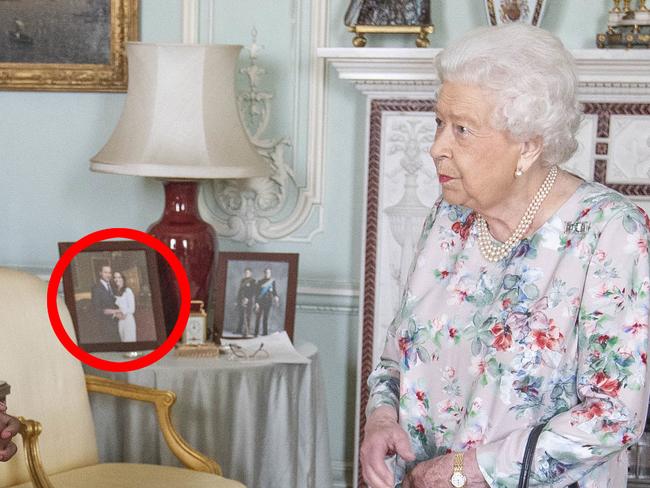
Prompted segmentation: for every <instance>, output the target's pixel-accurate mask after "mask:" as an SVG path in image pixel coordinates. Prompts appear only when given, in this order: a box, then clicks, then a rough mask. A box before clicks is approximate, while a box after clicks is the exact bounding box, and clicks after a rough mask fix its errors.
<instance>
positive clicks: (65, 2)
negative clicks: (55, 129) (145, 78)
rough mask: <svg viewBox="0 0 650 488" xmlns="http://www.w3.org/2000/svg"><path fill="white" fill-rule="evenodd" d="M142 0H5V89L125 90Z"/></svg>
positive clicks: (1, 51)
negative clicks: (128, 56) (129, 49)
mask: <svg viewBox="0 0 650 488" xmlns="http://www.w3.org/2000/svg"><path fill="white" fill-rule="evenodd" d="M135 40H138V0H93V1H87V2H78V1H72V0H60V1H56V2H53V1H51V0H30V1H21V2H6V1H0V90H31V91H79V92H125V91H126V88H127V79H128V78H127V76H128V75H127V62H126V43H127V41H135Z"/></svg>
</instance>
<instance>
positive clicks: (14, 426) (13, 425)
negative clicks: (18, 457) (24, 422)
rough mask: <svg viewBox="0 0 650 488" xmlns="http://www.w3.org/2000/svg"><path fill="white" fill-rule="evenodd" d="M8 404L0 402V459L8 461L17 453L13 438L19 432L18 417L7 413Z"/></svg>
mask: <svg viewBox="0 0 650 488" xmlns="http://www.w3.org/2000/svg"><path fill="white" fill-rule="evenodd" d="M6 411H7V406H6V405H5V404H4V403H3V402H0V461H8V460H9V459H11V458H12V456H13V455H14V454H16V444H14V443H13V442H12V441H11V439H12V438H13V437H14V436H15V435H16V434H17V433H18V430H19V429H20V423H19V422H18V419H16V418H15V417H12V416H11V415H7V414H6V413H5V412H6Z"/></svg>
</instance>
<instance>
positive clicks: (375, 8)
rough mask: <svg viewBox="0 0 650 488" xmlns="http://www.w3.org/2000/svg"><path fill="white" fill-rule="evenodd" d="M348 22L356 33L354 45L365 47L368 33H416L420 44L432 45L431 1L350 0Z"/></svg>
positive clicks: (417, 43)
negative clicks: (430, 43)
mask: <svg viewBox="0 0 650 488" xmlns="http://www.w3.org/2000/svg"><path fill="white" fill-rule="evenodd" d="M345 25H346V26H347V27H348V30H349V31H350V32H354V33H355V34H356V35H355V37H354V39H353V40H352V44H353V45H354V47H363V46H365V45H366V43H367V42H368V40H367V39H366V37H365V34H379V33H381V34H417V38H416V39H415V45H416V46H417V47H428V46H429V37H428V36H429V34H431V33H432V32H433V24H432V23H431V7H430V5H429V0H351V1H350V5H349V6H348V10H347V12H346V13H345Z"/></svg>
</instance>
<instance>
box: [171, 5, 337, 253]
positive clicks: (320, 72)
mask: <svg viewBox="0 0 650 488" xmlns="http://www.w3.org/2000/svg"><path fill="white" fill-rule="evenodd" d="M204 1H206V2H208V9H207V10H206V9H201V8H198V3H199V0H184V4H183V17H184V18H183V39H184V40H189V41H190V42H196V41H197V40H199V37H205V36H199V33H198V29H199V25H200V24H201V22H200V21H190V20H188V19H187V17H188V16H192V17H195V18H198V17H200V15H201V13H202V12H204V14H205V15H206V17H207V21H208V29H207V31H208V32H207V34H208V36H207V37H208V40H209V42H211V41H212V18H213V17H214V11H215V7H214V5H215V1H216V0H204ZM291 5H292V10H293V14H292V15H293V17H292V19H290V23H291V26H292V29H294V31H295V32H294V39H295V40H296V42H295V43H294V44H293V52H292V53H291V57H292V62H291V66H292V67H293V68H294V70H295V71H294V72H293V73H291V74H288V76H291V77H292V79H293V80H294V90H293V95H292V98H293V100H292V103H293V107H292V109H291V111H292V117H293V133H292V134H291V136H286V137H280V138H268V137H267V136H265V132H266V131H267V129H268V127H269V124H270V121H271V119H272V118H271V112H272V110H275V111H276V112H277V111H278V110H279V109H278V107H273V106H272V105H271V100H272V94H271V93H269V92H264V91H262V90H261V89H260V88H259V80H260V77H261V76H262V75H263V74H264V71H263V69H262V68H261V67H260V66H259V65H258V64H257V60H258V56H259V53H260V50H261V46H260V45H259V44H258V43H257V40H256V38H255V37H256V36H255V35H254V36H253V37H254V38H253V42H252V45H251V46H250V47H248V48H247V49H248V52H249V55H250V62H249V64H248V66H246V67H244V68H243V69H242V73H244V74H245V75H246V76H247V78H248V80H249V87H248V89H247V90H246V91H245V92H244V93H242V94H241V96H240V99H239V102H240V109H241V112H242V120H244V121H245V123H244V125H245V126H246V129H247V131H248V133H249V135H250V137H251V142H253V144H254V145H255V146H256V147H257V148H258V150H259V152H260V153H261V154H262V155H263V156H264V157H266V158H267V159H268V160H269V162H270V165H271V168H272V174H271V176H270V177H269V178H253V179H250V180H239V181H237V180H231V181H227V180H216V181H215V182H214V183H213V184H212V185H205V186H204V188H203V194H202V196H203V198H202V202H201V203H202V207H203V208H204V209H207V212H206V211H204V212H203V215H204V218H206V219H207V220H209V221H210V222H211V223H212V224H213V225H214V226H215V228H216V230H217V233H218V234H219V235H220V236H223V237H228V238H231V239H233V240H236V241H241V242H245V243H247V244H249V245H252V244H254V243H256V242H266V241H269V240H284V241H293V242H310V241H311V240H312V238H313V236H314V235H316V234H317V233H319V232H322V230H323V224H322V213H323V209H322V195H323V185H324V182H323V148H324V137H325V127H324V120H325V107H326V93H325V61H324V60H323V59H321V58H318V57H315V56H311V55H310V56H308V57H307V58H308V63H309V67H308V70H307V72H308V77H309V83H308V90H309V96H308V109H307V112H306V113H307V114H308V115H307V116H306V117H305V119H306V120H305V122H306V124H307V131H306V137H307V145H306V154H303V155H302V156H300V157H299V155H298V152H297V150H296V146H295V144H292V142H293V141H296V140H297V139H299V138H301V137H302V136H299V133H298V131H299V130H301V124H302V126H304V123H302V122H301V121H299V120H298V117H299V114H300V108H301V107H304V98H305V97H304V95H303V94H302V93H301V92H300V88H299V83H300V80H301V76H304V75H303V74H302V73H303V72H304V71H305V70H303V69H302V65H304V62H305V61H304V60H303V59H302V58H303V57H304V52H305V51H306V50H308V52H309V53H312V52H314V51H315V49H316V47H317V46H319V45H323V44H325V43H326V42H327V9H328V0H313V1H308V0H294V1H292V3H291ZM304 22H309V25H310V29H309V31H308V32H309V36H303V35H302V34H301V29H304ZM192 29H194V32H191V31H192ZM303 38H304V40H303ZM303 140H304V139H303Z"/></svg>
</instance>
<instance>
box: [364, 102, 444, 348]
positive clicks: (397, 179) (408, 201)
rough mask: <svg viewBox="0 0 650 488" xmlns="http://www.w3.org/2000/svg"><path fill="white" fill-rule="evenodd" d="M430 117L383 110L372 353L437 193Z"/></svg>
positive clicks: (392, 311) (392, 312)
mask: <svg viewBox="0 0 650 488" xmlns="http://www.w3.org/2000/svg"><path fill="white" fill-rule="evenodd" d="M434 133H435V121H434V115H433V113H432V112H428V113H423V114H419V115H418V114H415V113H408V112H407V113H401V112H394V113H386V114H384V115H383V120H382V136H381V148H380V154H381V156H380V159H381V161H382V164H381V165H380V176H379V181H380V183H379V184H380V187H381V188H382V194H381V196H380V200H379V209H380V210H379V215H378V222H377V227H378V231H379V240H380V242H382V243H383V245H382V246H381V247H380V248H379V249H378V251H379V252H378V255H377V262H378V266H377V274H378V285H379V286H378V287H377V299H376V303H377V307H378V310H377V314H378V317H382V320H381V321H378V324H377V326H378V327H379V329H378V333H377V334H375V341H376V343H375V345H374V351H381V350H382V349H383V340H384V337H385V332H386V330H387V329H388V326H389V325H390V320H391V319H392V317H394V316H395V312H396V311H397V307H398V305H399V298H400V291H401V290H402V289H403V286H404V282H405V280H406V274H407V271H408V268H409V266H410V264H411V261H412V260H413V254H414V251H415V245H416V243H417V239H418V237H419V234H420V231H421V229H422V222H424V219H425V217H426V215H427V213H428V212H429V210H430V209H431V206H432V205H433V202H434V201H435V199H436V198H437V197H438V195H439V193H440V189H439V185H438V182H437V180H436V176H435V173H434V171H433V167H432V165H431V159H430V157H429V155H428V153H429V147H430V146H431V144H432V142H433V134H434Z"/></svg>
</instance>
